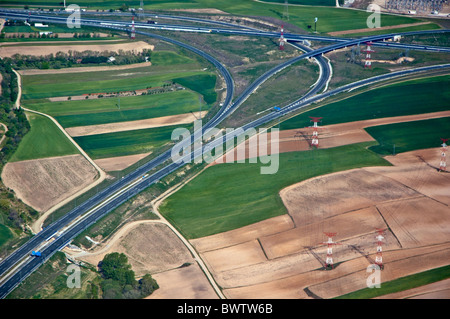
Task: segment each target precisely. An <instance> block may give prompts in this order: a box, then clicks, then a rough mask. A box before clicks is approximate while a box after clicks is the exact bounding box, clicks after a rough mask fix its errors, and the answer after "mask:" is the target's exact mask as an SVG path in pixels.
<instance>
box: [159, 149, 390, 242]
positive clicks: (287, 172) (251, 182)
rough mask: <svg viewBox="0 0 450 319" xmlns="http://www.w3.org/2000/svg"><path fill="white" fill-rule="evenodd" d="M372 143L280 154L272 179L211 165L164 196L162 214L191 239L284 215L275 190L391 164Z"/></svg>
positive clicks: (247, 169)
mask: <svg viewBox="0 0 450 319" xmlns="http://www.w3.org/2000/svg"><path fill="white" fill-rule="evenodd" d="M373 144H374V142H370V143H361V144H353V145H346V146H342V147H336V148H332V149H320V150H312V151H304V152H290V153H282V154H280V157H279V170H278V172H277V173H276V174H273V175H261V174H260V167H261V166H262V165H263V164H258V163H255V164H250V163H241V164H238V163H235V164H220V165H214V166H212V167H209V168H207V169H206V170H205V171H204V172H203V173H202V174H200V175H199V176H198V177H196V178H195V179H194V180H192V181H191V182H189V183H188V184H186V185H185V186H184V187H183V188H182V189H180V190H179V191H177V192H176V193H174V194H173V195H171V196H170V197H168V198H167V199H166V200H165V201H164V202H163V204H162V205H161V206H160V211H161V212H162V213H163V215H164V216H165V217H166V218H167V219H168V220H169V221H170V222H171V223H173V224H174V225H176V227H178V229H180V231H181V232H182V233H183V235H184V236H186V237H187V238H190V239H192V238H199V237H204V236H208V235H212V234H216V233H220V232H224V231H227V230H231V229H236V228H239V227H243V226H246V225H249V224H252V223H256V222H258V221H262V220H265V219H267V218H270V217H274V216H278V215H282V214H286V213H287V211H286V208H285V206H284V205H283V203H282V201H281V198H280V197H279V195H278V192H279V191H280V190H281V189H283V188H285V187H287V186H289V185H292V184H294V183H298V182H301V181H303V180H306V179H308V178H312V177H315V176H319V175H323V174H328V173H333V172H337V171H343V170H348V169H352V168H357V167H364V166H376V165H389V164H388V163H387V162H386V161H385V160H384V159H382V158H381V157H380V156H378V155H376V154H375V153H373V152H372V151H370V150H368V149H367V147H368V146H371V145H373ZM331 159H332V160H331Z"/></svg>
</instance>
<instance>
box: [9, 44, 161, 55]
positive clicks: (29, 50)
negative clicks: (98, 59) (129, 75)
mask: <svg viewBox="0 0 450 319" xmlns="http://www.w3.org/2000/svg"><path fill="white" fill-rule="evenodd" d="M144 49H148V50H153V49H154V46H153V45H150V44H148V43H147V42H144V41H137V42H133V43H108V44H89V43H85V44H78V45H76V44H65V45H30V46H12V45H11V46H0V56H2V57H11V56H13V55H14V54H16V53H18V54H26V55H35V56H41V55H48V54H56V53H58V52H64V53H68V52H69V51H78V52H83V51H87V50H90V51H99V52H102V51H114V52H119V50H123V51H132V52H134V53H135V54H137V53H141V52H142V51H143V50H144Z"/></svg>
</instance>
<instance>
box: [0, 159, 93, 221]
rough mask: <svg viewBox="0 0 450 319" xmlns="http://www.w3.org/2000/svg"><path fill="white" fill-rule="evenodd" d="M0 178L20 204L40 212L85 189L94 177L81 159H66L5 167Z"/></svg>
mask: <svg viewBox="0 0 450 319" xmlns="http://www.w3.org/2000/svg"><path fill="white" fill-rule="evenodd" d="M1 177H2V180H3V183H4V184H5V186H7V187H8V188H10V189H12V190H14V192H15V193H16V195H17V197H18V198H20V199H21V200H22V201H23V202H24V203H26V204H28V205H29V206H31V207H33V208H34V209H36V210H37V211H39V212H43V211H46V210H48V209H49V208H51V207H53V206H54V205H56V204H58V203H60V202H62V201H63V200H65V199H66V198H68V197H70V196H71V195H73V194H75V193H77V192H78V191H79V190H81V189H83V188H85V187H87V186H89V185H90V184H91V183H93V182H94V181H95V179H96V178H97V177H98V173H97V171H96V169H95V168H94V167H93V166H92V165H91V164H90V163H89V162H88V161H87V160H86V159H85V158H84V157H83V156H82V155H68V156H61V157H51V158H43V159H36V160H28V161H20V162H12V163H7V164H6V165H5V167H4V168H3V172H2V176H1Z"/></svg>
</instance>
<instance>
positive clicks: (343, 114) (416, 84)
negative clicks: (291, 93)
mask: <svg viewBox="0 0 450 319" xmlns="http://www.w3.org/2000/svg"><path fill="white" fill-rule="evenodd" d="M449 84H450V77H449V76H448V75H445V76H437V77H431V78H423V79H413V80H408V81H404V82H400V83H397V84H392V85H388V86H384V87H381V88H376V89H372V90H369V91H366V92H362V93H361V94H356V95H354V96H350V97H348V98H346V99H344V100H342V101H338V102H334V103H330V104H327V105H325V106H322V107H319V108H316V109H313V110H309V111H307V112H304V113H301V114H299V115H297V116H294V117H292V118H290V119H288V120H286V121H284V122H282V123H281V125H280V128H281V129H282V130H288V129H297V128H301V127H307V126H310V125H311V119H310V118H309V116H315V117H323V120H322V125H329V124H337V123H345V122H353V121H361V120H366V119H375V118H382V117H393V116H401V115H412V114H421V113H431V112H439V111H446V110H448V105H449V103H450V95H449V92H448V90H446V88H447V87H448V85H449ZM429 96H433V97H434V98H433V99H427V97H429ZM425 100H426V101H427V102H426V103H424V101H425ZM394 105H395V107H393V106H394ZM362 106H364V107H362Z"/></svg>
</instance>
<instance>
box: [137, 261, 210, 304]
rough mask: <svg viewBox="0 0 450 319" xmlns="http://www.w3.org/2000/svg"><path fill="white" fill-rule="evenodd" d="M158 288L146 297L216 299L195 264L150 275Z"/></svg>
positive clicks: (203, 275)
mask: <svg viewBox="0 0 450 319" xmlns="http://www.w3.org/2000/svg"><path fill="white" fill-rule="evenodd" d="M152 277H153V278H154V279H155V280H156V282H157V283H158V285H159V289H158V290H156V291H155V292H154V293H152V294H151V295H150V296H148V297H147V298H146V299H217V298H218V297H217V294H216V293H215V292H214V290H213V289H212V287H211V284H210V283H209V282H208V280H207V279H206V277H205V274H204V273H203V272H202V270H201V269H200V267H199V266H198V265H197V264H195V263H194V264H192V265H190V266H189V267H183V268H178V269H173V270H168V271H165V272H162V273H158V274H155V275H153V276H152Z"/></svg>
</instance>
